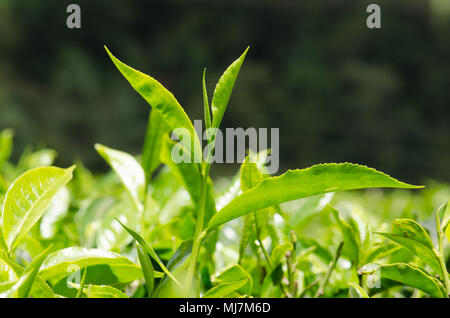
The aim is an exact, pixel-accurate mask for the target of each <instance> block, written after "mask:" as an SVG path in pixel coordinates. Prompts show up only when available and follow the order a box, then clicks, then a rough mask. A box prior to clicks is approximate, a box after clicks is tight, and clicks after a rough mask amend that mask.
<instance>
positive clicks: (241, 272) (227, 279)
mask: <svg viewBox="0 0 450 318" xmlns="http://www.w3.org/2000/svg"><path fill="white" fill-rule="evenodd" d="M242 280H247V283H246V284H245V285H243V286H242V287H240V288H239V289H237V290H236V291H237V292H239V293H240V294H242V295H250V294H251V293H252V287H253V280H252V277H251V276H250V274H249V273H247V271H246V270H245V269H244V268H242V266H240V265H233V266H231V267H229V268H227V269H225V270H224V271H223V272H222V273H220V274H219V275H218V276H217V277H216V281H217V282H218V283H219V284H223V283H231V282H239V281H242Z"/></svg>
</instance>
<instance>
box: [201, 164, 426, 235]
mask: <svg viewBox="0 0 450 318" xmlns="http://www.w3.org/2000/svg"><path fill="white" fill-rule="evenodd" d="M383 187H384V188H409V189H415V188H420V187H418V186H413V185H409V184H406V183H403V182H400V181H398V180H395V179H393V178H391V177H389V176H388V175H386V174H384V173H382V172H379V171H376V170H374V169H371V168H368V167H365V166H360V165H356V164H350V163H341V164H320V165H316V166H313V167H310V168H307V169H302V170H289V171H288V172H286V173H284V174H283V175H281V176H279V177H271V178H267V179H265V180H263V181H262V182H261V183H260V184H258V185H257V186H256V187H254V188H252V189H250V190H248V191H246V192H244V193H242V194H241V195H239V196H238V197H236V198H235V199H234V200H233V201H231V202H230V203H229V204H228V205H226V206H225V207H223V208H222V209H221V210H220V211H219V212H217V213H216V214H215V216H214V217H213V218H212V219H211V221H210V222H209V224H208V229H210V230H212V229H215V228H217V227H218V226H220V225H222V224H224V223H226V222H228V221H231V220H233V219H235V218H238V217H240V216H243V215H245V214H247V213H249V212H252V211H256V210H260V209H262V208H266V207H269V206H274V205H277V204H280V203H283V202H287V201H291V200H295V199H300V198H304V197H308V196H312V195H317V194H321V193H327V192H335V191H343V190H354V189H363V188H383Z"/></svg>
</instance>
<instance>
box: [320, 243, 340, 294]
mask: <svg viewBox="0 0 450 318" xmlns="http://www.w3.org/2000/svg"><path fill="white" fill-rule="evenodd" d="M343 246H344V242H341V243H340V244H339V246H338V249H337V251H336V255H335V256H334V259H333V261H332V262H331V264H330V266H329V267H328V271H327V274H326V275H325V278H324V280H323V281H322V282H321V283H320V286H319V289H318V290H317V292H316V294H315V295H314V298H319V297H320V296H321V295H322V294H323V291H324V289H325V286H326V285H327V284H328V280H329V279H330V276H331V273H332V272H333V270H334V267H335V266H336V263H337V261H338V259H339V257H340V256H341V252H342V247H343Z"/></svg>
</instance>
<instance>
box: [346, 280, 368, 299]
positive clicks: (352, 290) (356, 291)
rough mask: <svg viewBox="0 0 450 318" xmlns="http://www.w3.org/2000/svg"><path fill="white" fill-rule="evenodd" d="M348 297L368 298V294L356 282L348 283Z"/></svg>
mask: <svg viewBox="0 0 450 318" xmlns="http://www.w3.org/2000/svg"><path fill="white" fill-rule="evenodd" d="M348 285H349V288H348V297H349V298H369V295H367V293H366V292H365V291H364V289H362V288H361V286H359V285H358V284H356V283H348Z"/></svg>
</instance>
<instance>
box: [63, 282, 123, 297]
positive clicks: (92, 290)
mask: <svg viewBox="0 0 450 318" xmlns="http://www.w3.org/2000/svg"><path fill="white" fill-rule="evenodd" d="M69 284H70V285H71V286H72V287H74V288H76V289H77V290H78V289H80V285H79V284H75V283H72V282H69ZM82 294H84V295H85V297H87V298H129V297H128V296H127V295H126V294H125V293H123V292H121V291H120V290H118V289H117V288H114V287H111V286H107V285H105V286H97V285H86V286H84V288H83V291H82Z"/></svg>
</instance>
